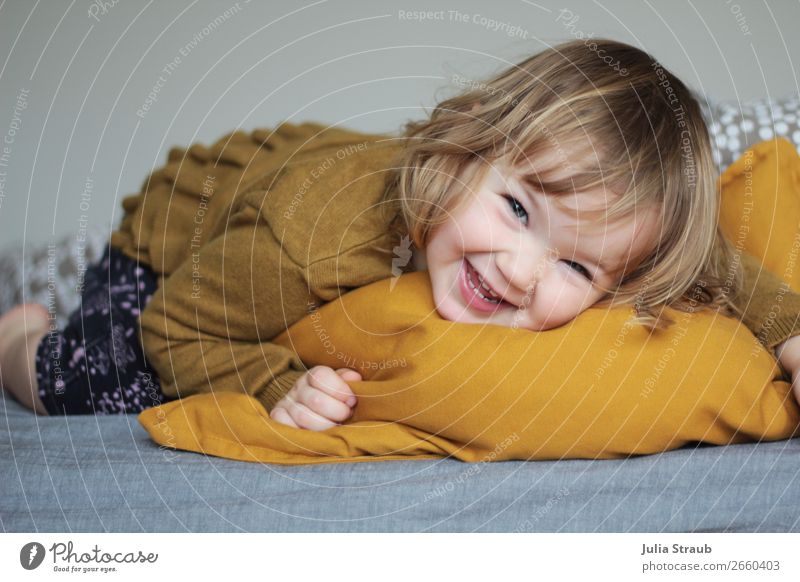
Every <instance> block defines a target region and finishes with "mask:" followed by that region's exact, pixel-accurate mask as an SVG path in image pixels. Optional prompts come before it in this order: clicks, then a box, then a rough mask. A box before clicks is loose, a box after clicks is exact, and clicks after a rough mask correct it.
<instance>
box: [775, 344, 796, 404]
mask: <svg viewBox="0 0 800 582" xmlns="http://www.w3.org/2000/svg"><path fill="white" fill-rule="evenodd" d="M775 357H777V358H778V361H780V363H781V365H782V366H783V367H784V368H786V370H787V371H789V372H791V374H792V391H793V392H794V397H795V400H797V402H798V404H800V336H797V335H796V336H794V337H790V338H789V339H787V340H786V341H785V342H783V343H782V344H778V345H777V346H776V348H775Z"/></svg>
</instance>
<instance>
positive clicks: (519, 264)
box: [498, 248, 555, 297]
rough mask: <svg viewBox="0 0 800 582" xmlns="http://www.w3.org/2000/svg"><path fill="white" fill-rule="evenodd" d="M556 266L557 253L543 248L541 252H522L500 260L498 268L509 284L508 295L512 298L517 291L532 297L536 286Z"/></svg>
mask: <svg viewBox="0 0 800 582" xmlns="http://www.w3.org/2000/svg"><path fill="white" fill-rule="evenodd" d="M505 261H508V263H505ZM554 264H555V253H554V252H553V251H552V249H549V248H543V249H542V250H541V251H539V252H536V251H534V252H530V251H527V252H521V253H517V254H513V255H508V256H507V258H506V259H500V258H499V259H498V267H499V269H500V271H501V272H503V275H504V276H505V278H506V280H507V281H508V282H509V292H508V295H509V296H511V297H513V296H514V293H515V290H516V291H517V292H519V293H524V294H526V295H531V296H532V295H533V294H534V293H535V292H536V286H537V285H538V284H539V282H540V281H541V280H542V279H544V278H545V277H546V276H547V273H548V271H549V270H550V269H552V268H553V267H554Z"/></svg>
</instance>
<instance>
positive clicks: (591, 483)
mask: <svg viewBox="0 0 800 582" xmlns="http://www.w3.org/2000/svg"><path fill="white" fill-rule="evenodd" d="M0 419H2V423H3V425H4V426H3V428H2V430H0V447H1V448H2V455H0V491H2V495H0V525H1V526H2V529H3V530H4V531H6V532H23V531H25V532H106V531H108V532H184V531H190V532H199V531H204V532H205V531H214V532H223V531H224V532H227V531H248V532H289V531H302V532H334V531H335V532H343V531H347V532H423V531H430V532H664V531H666V532H686V531H712V532H767V531H768V532H788V531H799V530H800V477H799V476H798V475H799V474H800V439H792V440H787V441H779V442H772V443H759V444H748V445H733V446H727V447H711V446H700V447H692V448H684V449H681V450H678V451H672V452H668V453H663V454H659V455H652V456H644V457H634V458H629V459H625V460H620V461H585V460H568V461H555V462H522V461H519V462H517V461H513V462H500V463H480V464H469V463H463V462H460V461H456V460H451V459H442V460H435V461H432V460H418V461H411V460H409V461H380V462H374V463H373V462H368V463H341V464H325V465H305V466H281V465H262V464H254V463H244V462H239V461H230V460H226V459H220V458H216V457H207V456H205V455H201V454H196V453H189V452H184V451H173V450H168V449H160V448H159V447H158V446H157V445H156V444H154V443H153V442H152V441H150V440H149V438H148V436H147V434H146V433H145V431H144V429H142V427H141V426H140V425H139V423H138V422H137V420H136V417H135V416H113V417H112V416H105V417H102V416H101V417H91V416H80V417H79V416H73V417H57V418H56V417H39V416H36V415H34V414H32V413H31V412H29V411H27V410H25V409H23V408H22V407H21V406H20V405H19V404H18V403H17V402H15V401H14V400H12V399H11V397H10V396H9V395H7V394H6V393H1V392H0Z"/></svg>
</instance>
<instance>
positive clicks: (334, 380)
mask: <svg viewBox="0 0 800 582" xmlns="http://www.w3.org/2000/svg"><path fill="white" fill-rule="evenodd" d="M343 371H344V372H348V371H349V372H352V374H358V372H356V371H355V370H349V369H348V368H340V369H339V370H337V371H334V370H333V369H331V368H328V367H327V366H314V367H313V368H311V369H310V370H309V371H308V372H307V373H306V375H305V377H306V379H307V380H308V384H309V385H310V386H314V387H315V388H319V389H320V390H322V391H323V392H325V393H326V394H328V395H329V396H332V397H334V398H335V399H336V400H339V401H341V402H348V399H351V397H352V400H354V399H355V394H353V391H352V390H351V389H350V386H348V385H347V382H345V380H344V378H343V377H342V375H341V373H342V372H343ZM359 378H360V375H359ZM353 404H355V402H354V403H353Z"/></svg>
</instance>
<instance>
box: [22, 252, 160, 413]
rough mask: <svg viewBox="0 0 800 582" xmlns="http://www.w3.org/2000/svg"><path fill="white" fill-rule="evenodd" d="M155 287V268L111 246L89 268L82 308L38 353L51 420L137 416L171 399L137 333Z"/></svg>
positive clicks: (42, 393)
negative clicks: (71, 416) (77, 416)
mask: <svg viewBox="0 0 800 582" xmlns="http://www.w3.org/2000/svg"><path fill="white" fill-rule="evenodd" d="M156 287H157V279H156V276H155V274H154V273H153V272H152V271H151V270H150V269H148V268H147V267H145V266H142V265H140V264H138V263H137V262H136V261H135V260H133V259H130V258H128V257H127V256H125V255H124V254H122V252H120V251H118V250H117V249H115V248H113V247H111V246H108V247H106V250H105V253H104V254H103V257H102V258H101V259H100V261H99V262H98V263H94V264H92V265H90V266H89V267H88V268H87V269H86V272H85V274H84V281H83V291H82V293H81V305H80V306H79V307H78V309H76V310H75V311H74V312H73V313H72V314H70V316H69V321H68V322H67V325H66V326H65V327H64V329H63V330H61V331H58V330H50V331H48V333H47V334H46V335H45V336H44V338H43V339H42V341H41V343H40V344H39V347H38V349H37V350H36V379H37V381H38V383H39V397H40V398H41V399H42V404H44V407H45V409H47V412H48V414H50V415H62V414H130V413H138V412H141V411H142V410H144V409H145V408H150V407H152V406H157V405H158V404H161V403H162V402H165V401H166V400H168V399H167V398H165V397H164V395H163V394H162V392H161V383H160V382H159V380H158V377H157V376H156V373H155V371H154V370H153V369H152V368H150V366H148V365H147V362H146V361H145V356H144V352H143V350H142V346H141V344H140V341H139V334H138V333H137V332H138V329H139V313H140V312H141V310H143V309H144V307H145V306H146V305H147V302H148V301H149V300H150V297H152V295H153V293H155V291H156Z"/></svg>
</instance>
